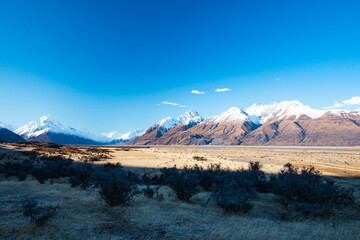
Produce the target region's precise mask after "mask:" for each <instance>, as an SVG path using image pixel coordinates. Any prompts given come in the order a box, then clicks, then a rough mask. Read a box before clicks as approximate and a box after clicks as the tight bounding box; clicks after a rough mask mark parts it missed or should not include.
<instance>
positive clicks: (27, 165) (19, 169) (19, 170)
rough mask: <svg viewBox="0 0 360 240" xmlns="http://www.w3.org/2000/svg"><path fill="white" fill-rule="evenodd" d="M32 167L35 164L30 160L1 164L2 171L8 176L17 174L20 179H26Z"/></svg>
mask: <svg viewBox="0 0 360 240" xmlns="http://www.w3.org/2000/svg"><path fill="white" fill-rule="evenodd" d="M32 168H33V164H32V162H31V161H29V160H24V161H22V162H5V163H3V164H1V167H0V170H1V171H0V173H4V174H5V177H6V178H7V177H11V176H16V177H18V179H19V180H20V181H24V180H26V178H27V175H28V174H29V173H30V172H31V170H32Z"/></svg>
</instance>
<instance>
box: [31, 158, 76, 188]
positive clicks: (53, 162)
mask: <svg viewBox="0 0 360 240" xmlns="http://www.w3.org/2000/svg"><path fill="white" fill-rule="evenodd" d="M41 160H42V161H41V164H40V165H38V166H37V167H35V168H34V169H33V170H32V173H31V174H32V175H33V176H34V177H35V178H36V179H37V180H38V181H39V182H40V183H44V182H45V181H46V180H48V179H50V180H51V183H52V182H53V179H55V178H60V177H70V176H71V175H72V173H73V167H72V164H73V160H71V159H66V158H62V157H61V156H51V157H43V158H42V159H41Z"/></svg>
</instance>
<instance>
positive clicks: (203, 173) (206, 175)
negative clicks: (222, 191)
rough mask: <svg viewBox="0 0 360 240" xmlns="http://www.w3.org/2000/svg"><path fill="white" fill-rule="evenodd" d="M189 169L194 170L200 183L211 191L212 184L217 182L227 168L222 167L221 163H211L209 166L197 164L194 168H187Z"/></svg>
mask: <svg viewBox="0 0 360 240" xmlns="http://www.w3.org/2000/svg"><path fill="white" fill-rule="evenodd" d="M185 170H187V171H194V172H195V173H196V174H197V175H198V178H199V185H200V187H202V188H203V189H204V190H205V191H211V189H212V185H213V184H214V182H215V179H216V177H217V176H219V175H221V174H224V172H225V171H226V170H223V169H221V165H220V164H214V163H211V164H209V165H208V166H207V168H204V167H201V166H198V165H197V164H195V166H194V167H192V168H185Z"/></svg>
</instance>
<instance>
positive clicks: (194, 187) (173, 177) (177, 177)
mask: <svg viewBox="0 0 360 240" xmlns="http://www.w3.org/2000/svg"><path fill="white" fill-rule="evenodd" d="M161 171H162V172H163V174H164V177H165V184H166V185H168V186H169V187H170V188H171V190H173V192H174V193H175V194H176V196H177V198H178V199H180V200H183V201H188V200H189V199H190V198H191V197H192V196H193V195H195V194H196V193H198V192H199V184H198V183H199V180H198V175H197V174H196V173H195V172H193V171H185V170H179V169H176V168H175V167H173V168H163V169H162V170H161Z"/></svg>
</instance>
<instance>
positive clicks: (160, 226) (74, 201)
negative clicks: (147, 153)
mask: <svg viewBox="0 0 360 240" xmlns="http://www.w3.org/2000/svg"><path fill="white" fill-rule="evenodd" d="M161 193H162V194H163V195H164V200H163V201H161V202H159V201H158V200H156V199H147V198H145V197H143V196H139V197H136V198H135V199H134V200H133V201H132V202H131V204H130V205H128V206H121V207H114V208H108V207H106V206H105V205H104V203H103V202H101V201H100V200H99V198H98V197H97V194H96V191H95V190H94V189H92V190H87V191H81V190H80V189H77V188H71V187H70V186H69V184H66V183H64V182H62V181H61V180H60V181H56V182H55V183H54V184H52V185H50V184H43V185H41V184H39V183H38V182H36V181H35V180H27V181H25V182H19V181H17V180H15V179H9V180H4V179H1V184H0V204H1V210H0V219H1V221H0V233H1V235H0V236H1V237H0V238H2V239H359V238H358V237H359V236H360V217H359V216H352V215H351V212H354V209H348V210H347V211H348V212H347V213H346V211H345V215H343V216H341V215H339V216H338V217H333V218H330V219H326V220H316V219H315V220H309V219H308V220H303V221H299V222H283V221H280V220H279V219H278V217H277V216H276V214H277V212H278V211H280V210H281V206H280V205H279V204H278V203H277V202H276V201H274V200H273V198H274V196H273V195H268V194H260V195H259V197H258V198H257V199H256V200H255V202H254V203H255V207H254V209H253V210H252V211H251V212H250V214H247V215H233V216H228V215H225V214H224V213H223V212H222V210H221V209H219V208H218V207H217V206H216V205H215V203H213V202H210V204H209V205H208V206H207V207H206V208H205V207H203V206H202V203H204V202H205V201H206V199H207V198H208V194H209V193H205V192H201V193H199V194H198V195H197V196H195V197H193V198H192V202H190V203H184V202H180V201H178V200H177V199H176V198H175V196H174V195H173V194H171V192H170V191H169V189H167V188H162V189H161ZM25 197H32V198H35V199H38V200H40V201H42V202H44V203H47V204H54V205H58V206H59V210H58V214H57V215H56V216H55V217H54V218H53V219H52V220H51V221H50V222H49V223H48V224H46V225H45V226H43V227H40V228H38V227H35V225H33V224H31V223H30V222H29V221H28V220H27V219H25V218H23V217H22V213H21V207H20V205H19V200H20V199H22V198H25ZM357 207H358V206H357ZM358 210H359V209H357V211H358Z"/></svg>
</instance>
